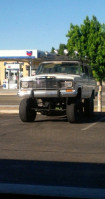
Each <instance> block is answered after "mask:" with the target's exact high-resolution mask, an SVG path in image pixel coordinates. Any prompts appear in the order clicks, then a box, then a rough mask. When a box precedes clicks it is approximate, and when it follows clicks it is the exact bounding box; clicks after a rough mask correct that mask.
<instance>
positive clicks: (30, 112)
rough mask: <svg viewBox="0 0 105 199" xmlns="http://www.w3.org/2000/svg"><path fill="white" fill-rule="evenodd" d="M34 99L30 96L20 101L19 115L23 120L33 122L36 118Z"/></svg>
mask: <svg viewBox="0 0 105 199" xmlns="http://www.w3.org/2000/svg"><path fill="white" fill-rule="evenodd" d="M32 108H35V101H34V100H33V99H32V98H24V99H23V100H22V101H21V102H20V106H19V117H20V119H21V120H22V121H23V122H33V121H34V120H35V118H36V112H35V110H34V109H32Z"/></svg>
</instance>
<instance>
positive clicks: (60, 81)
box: [18, 60, 97, 123]
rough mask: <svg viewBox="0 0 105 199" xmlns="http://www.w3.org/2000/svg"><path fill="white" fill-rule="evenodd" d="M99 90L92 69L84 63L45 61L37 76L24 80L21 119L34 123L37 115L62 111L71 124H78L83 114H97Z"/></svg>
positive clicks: (21, 94)
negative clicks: (38, 113)
mask: <svg viewBox="0 0 105 199" xmlns="http://www.w3.org/2000/svg"><path fill="white" fill-rule="evenodd" d="M96 88H97V85H96V81H95V80H94V78H93V77H92V72H91V67H90V66H88V65H87V64H86V63H83V62H82V61H76V60H74V61H73V60H68V61H46V62H42V63H41V64H40V65H39V67H38V69H37V72H36V75H35V76H34V77H25V78H22V79H21V81H20V90H19V91H18V95H19V96H21V97H24V99H22V100H21V102H20V106H19V116H20V119H21V120H22V121H23V122H32V121H34V120H35V118H36V113H37V112H41V113H42V114H46V115H50V114H51V113H52V112H56V111H62V112H63V113H64V114H66V115H67V119H68V121H69V122H71V123H73V122H78V121H80V118H81V115H82V113H83V111H84V113H85V114H86V115H88V116H90V115H92V114H93V111H94V98H95V96H96V93H97V90H96Z"/></svg>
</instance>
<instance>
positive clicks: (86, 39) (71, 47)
mask: <svg viewBox="0 0 105 199" xmlns="http://www.w3.org/2000/svg"><path fill="white" fill-rule="evenodd" d="M66 36H67V37H68V42H67V49H68V51H69V55H72V56H73V54H74V51H77V52H78V54H79V56H80V57H81V58H82V59H84V57H85V56H86V57H87V58H88V59H89V61H90V63H91V67H92V69H93V75H94V77H95V78H96V80H97V81H98V82H99V91H98V111H102V81H105V24H100V23H99V21H98V20H97V18H96V17H95V16H93V17H92V19H91V20H90V19H89V17H88V16H87V17H86V19H85V20H84V22H83V24H82V25H80V26H78V25H75V26H74V25H73V24H71V25H70V30H69V31H68V34H67V35H66Z"/></svg>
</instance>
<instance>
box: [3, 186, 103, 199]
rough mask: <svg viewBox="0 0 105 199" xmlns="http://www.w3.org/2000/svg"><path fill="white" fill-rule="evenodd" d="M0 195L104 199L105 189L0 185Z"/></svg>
mask: <svg viewBox="0 0 105 199" xmlns="http://www.w3.org/2000/svg"><path fill="white" fill-rule="evenodd" d="M0 193H5V194H24V195H39V196H54V197H73V198H74V197H75V198H88V199H89V198H90V199H100V198H101V199H105V189H99V188H82V187H63V186H44V185H26V184H8V183H0Z"/></svg>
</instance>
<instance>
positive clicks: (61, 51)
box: [58, 44, 67, 55]
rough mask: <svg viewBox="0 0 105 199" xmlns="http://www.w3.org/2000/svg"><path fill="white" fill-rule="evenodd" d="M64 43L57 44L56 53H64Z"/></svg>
mask: <svg viewBox="0 0 105 199" xmlns="http://www.w3.org/2000/svg"><path fill="white" fill-rule="evenodd" d="M66 48H67V47H66V45H65V44H60V45H59V49H58V54H59V55H64V49H66Z"/></svg>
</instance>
